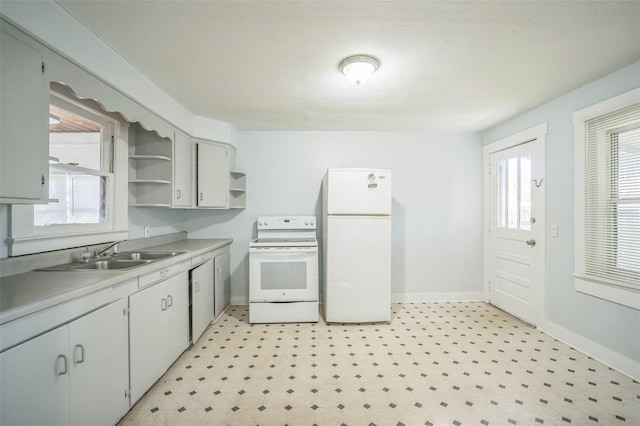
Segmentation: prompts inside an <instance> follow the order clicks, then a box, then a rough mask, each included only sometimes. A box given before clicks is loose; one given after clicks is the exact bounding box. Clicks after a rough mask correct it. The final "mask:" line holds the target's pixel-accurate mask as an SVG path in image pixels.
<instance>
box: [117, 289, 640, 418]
mask: <svg viewBox="0 0 640 426" xmlns="http://www.w3.org/2000/svg"><path fill="white" fill-rule="evenodd" d="M392 310H393V315H392V321H391V322H390V323H389V324H387V323H384V324H383V323H377V324H330V325H328V324H325V323H324V322H322V320H321V321H320V322H319V323H317V324H249V322H248V317H249V313H248V307H246V306H231V307H230V308H229V309H228V310H227V311H226V312H225V313H224V314H223V316H222V317H220V318H219V319H218V321H216V322H215V323H214V324H212V325H211V326H210V327H209V328H208V329H207V330H206V331H205V333H204V335H203V336H202V337H201V338H200V339H199V340H198V341H197V342H196V344H194V345H193V346H192V347H191V348H190V349H188V350H187V351H186V352H185V353H184V354H183V355H182V356H181V357H180V358H179V359H178V360H177V361H176V362H175V363H174V365H173V366H172V367H171V368H170V369H169V370H168V371H167V372H166V374H165V375H164V376H162V377H161V378H160V379H159V380H158V382H157V383H156V384H155V385H154V386H153V387H152V388H151V389H150V390H149V391H148V392H147V393H146V394H145V395H144V396H143V397H142V398H141V399H140V400H139V401H138V402H137V404H136V405H135V406H134V407H133V408H132V409H131V411H130V412H129V413H128V414H127V415H126V416H125V417H124V418H123V419H122V420H121V422H120V425H161V424H165V425H242V426H244V425H266V426H271V425H320V426H323V425H349V426H352V425H369V426H371V425H378V426H383V425H385V426H386V425H466V424H470V425H510V424H513V425H539V424H544V425H567V424H574V425H596V424H601V425H618V424H620V425H640V384H639V383H638V382H635V381H634V380H632V379H630V378H629V377H626V376H624V375H622V374H620V373H618V372H616V371H615V370H612V369H610V368H608V367H607V366H605V365H603V364H602V363H600V362H598V361H596V360H594V359H592V358H590V357H588V356H586V355H584V354H583V353H581V352H579V351H577V350H575V349H573V348H571V347H569V346H567V345H565V344H563V343H561V342H559V341H557V340H555V339H553V338H551V337H549V336H548V335H546V334H544V333H542V332H539V331H538V330H536V329H535V328H532V327H531V326H529V325H527V324H525V323H523V322H521V321H519V320H517V319H515V318H513V317H511V316H509V315H507V314H505V313H504V312H502V311H500V310H499V309H497V308H495V307H493V306H491V305H488V304H485V303H481V302H456V303H403V304H393V306H392Z"/></svg>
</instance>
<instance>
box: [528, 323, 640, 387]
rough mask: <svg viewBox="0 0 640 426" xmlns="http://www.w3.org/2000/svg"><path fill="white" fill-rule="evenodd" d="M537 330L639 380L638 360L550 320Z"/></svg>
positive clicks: (639, 365) (639, 368)
mask: <svg viewBox="0 0 640 426" xmlns="http://www.w3.org/2000/svg"><path fill="white" fill-rule="evenodd" d="M538 330H540V331H542V332H543V333H545V334H548V335H549V336H551V337H553V338H555V339H557V340H559V341H561V342H562V343H566V344H567V345H569V346H571V347H573V348H575V349H577V350H579V351H580V352H582V353H584V354H585V355H587V356H590V357H591V358H593V359H595V360H598V361H600V362H601V363H603V364H605V365H607V366H608V367H611V368H613V369H614V370H617V371H619V372H620V373H622V374H624V375H625V376H628V377H631V378H632V379H633V380H635V381H640V362H637V361H634V360H633V359H631V358H628V357H626V356H624V355H621V354H619V353H618V352H615V351H613V350H611V349H609V348H607V347H605V346H602V345H601V344H599V343H596V342H594V341H593V340H589V339H587V338H586V337H583V336H580V335H579V334H576V333H574V332H573V331H570V330H567V329H566V328H564V327H561V326H559V325H557V324H555V323H553V322H551V321H545V322H544V323H543V324H540V325H538Z"/></svg>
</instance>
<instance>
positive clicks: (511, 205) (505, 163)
mask: <svg viewBox="0 0 640 426" xmlns="http://www.w3.org/2000/svg"><path fill="white" fill-rule="evenodd" d="M531 168H532V163H531V154H523V155H519V156H516V157H512V158H509V159H507V160H501V161H498V164H497V171H498V173H497V191H496V194H497V199H496V209H497V226H498V227H499V228H509V229H522V230H526V231H528V230H531Z"/></svg>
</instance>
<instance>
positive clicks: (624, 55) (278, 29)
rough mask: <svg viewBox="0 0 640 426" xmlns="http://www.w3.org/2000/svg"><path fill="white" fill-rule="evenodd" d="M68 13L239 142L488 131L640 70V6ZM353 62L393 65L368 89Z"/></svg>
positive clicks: (458, 4) (400, 0) (311, 1)
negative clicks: (360, 57)
mask: <svg viewBox="0 0 640 426" xmlns="http://www.w3.org/2000/svg"><path fill="white" fill-rule="evenodd" d="M58 3H59V4H60V5H62V6H63V7H64V8H66V9H67V10H68V11H69V12H71V13H72V14H73V15H75V16H76V17H77V19H79V20H80V21H81V22H82V23H84V25H86V26H87V27H88V28H89V29H91V30H92V31H93V32H95V33H96V34H97V35H98V36H99V37H100V38H102V39H103V40H105V41H106V42H107V43H108V44H110V45H111V46H112V47H113V48H114V49H115V50H117V51H118V52H120V54H122V55H123V56H124V57H125V58H126V59H127V60H128V61H129V62H130V63H131V64H133V66H135V67H136V68H137V69H138V70H140V71H141V72H142V73H143V74H145V75H146V76H147V77H148V78H149V79H150V80H152V81H153V82H154V83H155V84H157V85H158V86H159V87H160V88H161V89H162V90H164V91H165V92H166V93H168V94H169V95H170V96H172V97H173V98H174V99H176V100H177V101H178V102H180V103H181V104H183V105H184V106H185V107H186V108H187V109H189V110H190V111H191V112H192V113H194V114H197V115H201V116H205V117H210V118H214V119H217V120H222V121H226V122H228V123H231V124H232V125H233V126H234V127H235V128H236V129H239V130H376V131H384V130H396V131H397V130H430V131H476V130H482V129H486V128H488V127H491V126H493V125H495V124H498V123H500V122H501V121H503V120H505V119H508V118H510V117H513V116H515V115H517V114H520V113H522V112H524V111H527V110H529V109H532V108H534V107H536V106H538V105H541V104H543V103H544V102H547V101H549V100H551V99H553V98H555V97H557V96H560V95H562V94H564V93H567V92H568V91H570V90H572V89H575V88H577V87H579V86H581V85H583V84H586V83H588V82H590V81H593V80H595V79H597V78H600V77H603V76H605V75H607V74H608V73H610V72H613V71H615V70H618V69H620V68H622V67H624V66H626V65H628V64H631V63H633V62H635V61H637V60H639V59H640V1H602V2H600V1H577V0H576V1H535V2H533V1H531V2H527V1H409V0H397V1H323V0H307V1H267V0H265V1H182V0H180V1H178V0H174V1H100V0H98V1H85V0H82V1H68V0H58ZM354 54H370V55H373V56H375V57H377V58H378V59H379V60H380V62H381V65H380V68H379V69H378V71H377V72H376V73H375V74H374V76H373V77H372V78H371V80H369V81H367V82H365V83H363V84H362V85H361V86H355V85H354V84H352V83H350V82H349V81H347V80H346V79H345V78H344V76H343V75H342V74H340V73H339V71H338V69H337V66H338V64H339V62H340V61H341V60H342V59H343V58H345V57H346V56H350V55H354Z"/></svg>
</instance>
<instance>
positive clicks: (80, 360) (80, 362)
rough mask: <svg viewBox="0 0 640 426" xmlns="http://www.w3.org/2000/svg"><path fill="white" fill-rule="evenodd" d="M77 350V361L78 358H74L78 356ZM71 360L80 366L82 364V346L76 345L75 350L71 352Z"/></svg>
mask: <svg viewBox="0 0 640 426" xmlns="http://www.w3.org/2000/svg"><path fill="white" fill-rule="evenodd" d="M78 349H80V359H78V357H77V356H76V355H77V354H78ZM73 360H74V361H75V363H76V364H82V363H83V362H84V346H82V345H76V347H75V349H74V350H73Z"/></svg>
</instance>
